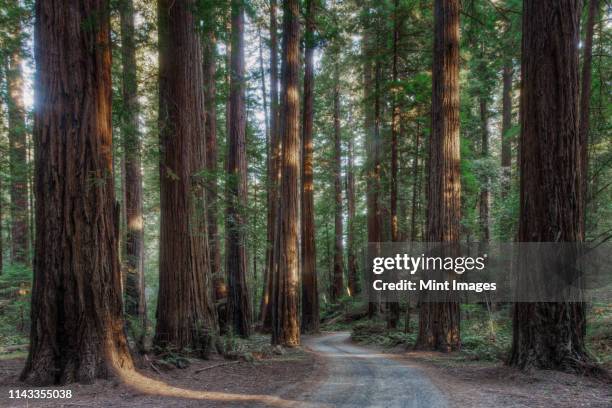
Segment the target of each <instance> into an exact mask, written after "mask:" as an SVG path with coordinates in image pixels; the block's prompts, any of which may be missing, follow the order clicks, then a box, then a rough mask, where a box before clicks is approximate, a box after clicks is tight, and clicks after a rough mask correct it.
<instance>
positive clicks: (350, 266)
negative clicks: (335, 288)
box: [346, 138, 359, 296]
mask: <svg viewBox="0 0 612 408" xmlns="http://www.w3.org/2000/svg"><path fill="white" fill-rule="evenodd" d="M353 144H354V142H353V138H349V141H348V149H347V156H348V163H347V167H346V206H347V211H348V213H347V221H346V222H347V224H348V225H347V229H348V231H347V233H348V237H347V241H346V247H347V257H346V258H347V277H348V288H349V292H350V295H351V296H355V295H357V294H358V293H359V284H358V279H357V256H356V254H355V246H356V243H355V236H356V235H357V234H356V231H355V213H356V207H355V203H356V197H355V170H354V165H355V164H354V162H355V158H354V153H353Z"/></svg>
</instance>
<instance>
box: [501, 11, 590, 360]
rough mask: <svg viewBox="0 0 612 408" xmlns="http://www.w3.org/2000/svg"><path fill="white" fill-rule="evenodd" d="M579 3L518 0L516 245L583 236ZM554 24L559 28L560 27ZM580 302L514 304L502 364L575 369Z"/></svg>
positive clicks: (584, 356)
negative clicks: (506, 359)
mask: <svg viewBox="0 0 612 408" xmlns="http://www.w3.org/2000/svg"><path fill="white" fill-rule="evenodd" d="M580 11H581V1H579V0H564V1H557V0H537V1H536V0H526V1H525V3H524V6H523V40H522V41H523V44H522V50H523V52H522V62H521V81H522V92H521V111H520V115H521V141H520V155H519V160H520V191H521V196H520V219H519V241H521V242H579V241H582V240H583V239H584V230H583V223H582V219H581V218H582V216H583V211H582V208H581V206H582V205H583V203H584V201H583V199H582V194H583V189H582V188H581V183H582V179H583V178H584V176H585V175H584V174H583V173H582V170H581V157H580V155H581V150H580V149H581V143H580V132H579V123H578V114H579V112H578V101H579V67H578V47H577V46H576V44H578V41H579V32H580V28H579V27H580ZM559 27H563V29H560V28H559ZM584 336H585V310H584V304H582V303H570V302H558V303H517V304H515V306H514V312H513V339H512V350H511V353H510V359H509V364H510V365H512V366H516V367H519V368H532V367H535V368H543V369H561V370H579V371H582V370H583V368H584V366H585V363H587V362H588V361H589V356H588V353H587V351H586V349H585V344H584Z"/></svg>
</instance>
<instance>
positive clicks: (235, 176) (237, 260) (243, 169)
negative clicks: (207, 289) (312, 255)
mask: <svg viewBox="0 0 612 408" xmlns="http://www.w3.org/2000/svg"><path fill="white" fill-rule="evenodd" d="M241 1H242V0H233V1H232V63H231V73H230V75H231V79H230V117H229V120H230V127H229V130H230V133H229V139H228V152H227V175H228V182H227V186H226V188H227V198H228V201H227V207H226V217H225V220H226V226H225V231H226V241H225V242H226V243H225V257H226V271H227V278H228V286H229V298H228V302H227V316H228V321H229V322H230V324H231V325H232V327H233V329H234V333H236V334H238V335H240V336H243V337H248V336H249V335H250V334H251V306H250V301H249V293H248V286H247V281H246V274H247V252H246V232H247V231H246V228H247V217H246V214H245V210H246V205H247V159H246V116H245V110H244V92H245V77H244V9H243V6H242V5H241Z"/></svg>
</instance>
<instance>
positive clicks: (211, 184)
mask: <svg viewBox="0 0 612 408" xmlns="http://www.w3.org/2000/svg"><path fill="white" fill-rule="evenodd" d="M216 48H217V36H216V34H215V30H214V27H208V28H207V29H206V32H205V34H204V41H203V42H202V58H203V60H204V65H203V67H202V70H203V72H204V115H205V117H206V120H205V122H206V123H205V132H204V135H205V144H206V171H207V173H208V174H207V181H206V204H207V215H208V246H209V248H210V274H211V276H212V279H213V282H214V284H215V287H216V285H217V284H219V283H221V284H222V283H223V279H222V276H221V273H222V269H221V241H220V239H219V226H218V215H219V214H218V213H219V207H218V195H219V192H218V185H217V81H216V76H217V63H216V60H217V53H216ZM215 292H217V290H216V289H215Z"/></svg>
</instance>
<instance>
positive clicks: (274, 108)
mask: <svg viewBox="0 0 612 408" xmlns="http://www.w3.org/2000/svg"><path fill="white" fill-rule="evenodd" d="M276 8H277V6H276V0H270V148H269V149H268V169H267V170H268V196H267V201H268V220H267V236H268V242H267V248H266V271H265V275H264V285H263V296H262V297H261V313H260V315H261V316H260V317H261V322H262V328H263V329H264V330H271V329H272V288H273V284H274V277H273V272H274V269H275V268H274V266H275V264H274V249H275V242H276V230H277V226H276V224H277V222H276V221H277V218H278V217H277V211H276V210H277V208H278V187H279V175H280V163H279V162H280V155H281V138H280V132H279V130H280V126H279V125H280V122H279V115H278V114H279V109H278V45H277V27H276V26H277V24H276Z"/></svg>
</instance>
